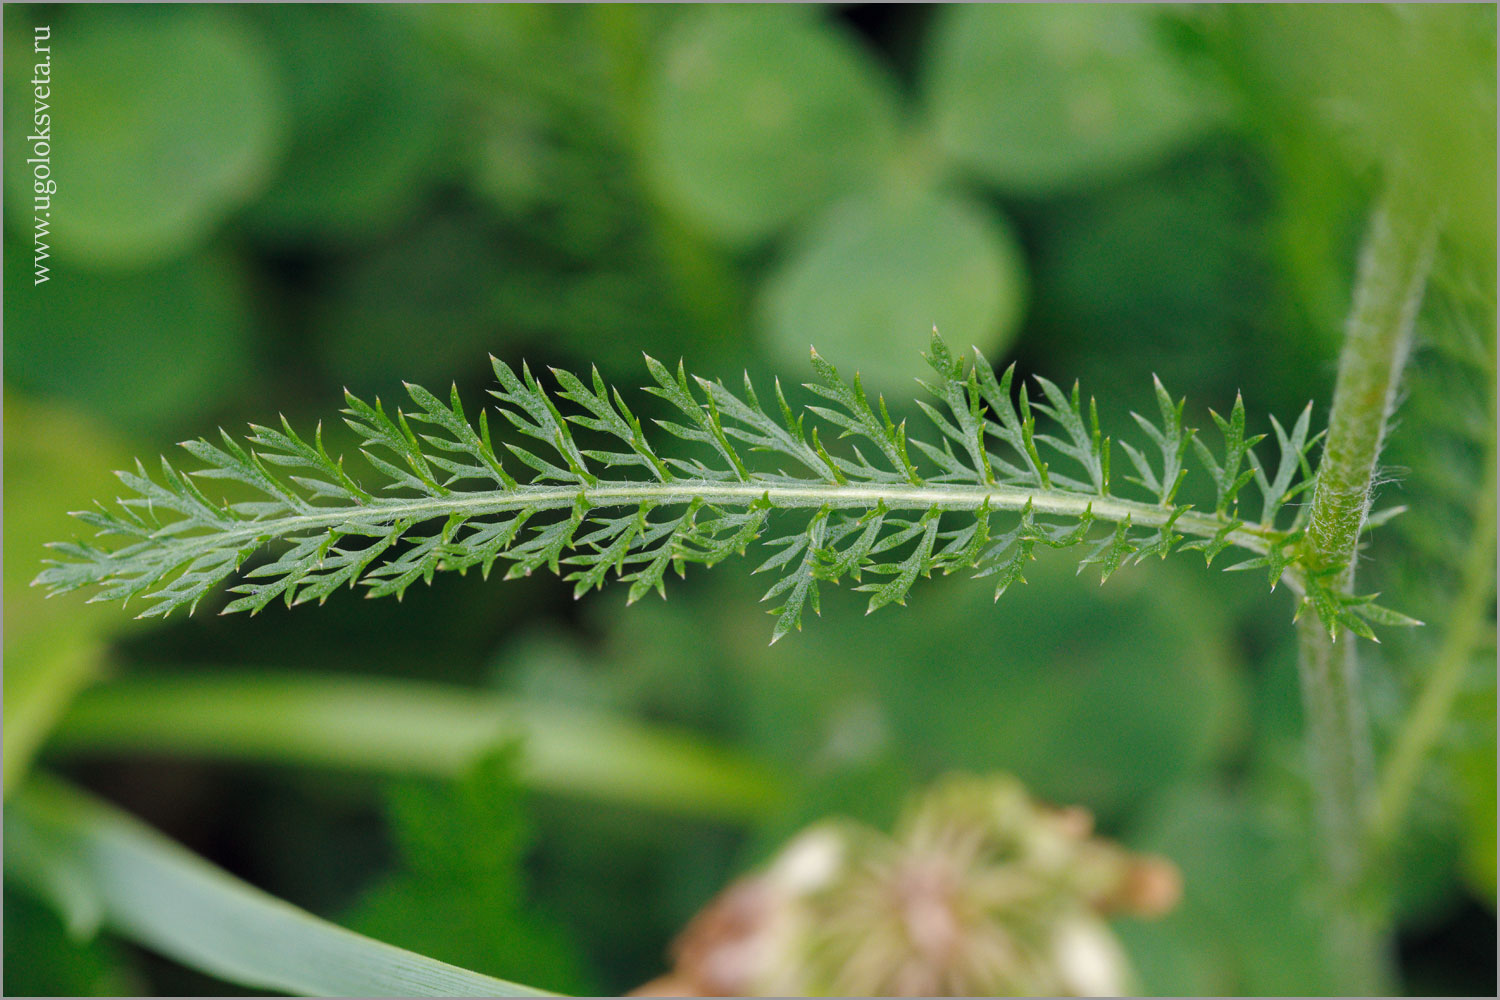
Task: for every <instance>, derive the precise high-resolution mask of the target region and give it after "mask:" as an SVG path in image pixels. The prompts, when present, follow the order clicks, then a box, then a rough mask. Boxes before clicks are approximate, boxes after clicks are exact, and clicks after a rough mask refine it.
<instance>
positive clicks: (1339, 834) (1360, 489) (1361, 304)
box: [1298, 184, 1436, 995]
mask: <svg viewBox="0 0 1500 1000" xmlns="http://www.w3.org/2000/svg"><path fill="white" fill-rule="evenodd" d="M1365 239H1366V241H1365V246H1364V251H1363V253H1362V256H1361V259H1360V264H1359V274H1358V278H1357V281H1356V284H1355V290H1354V302H1353V306H1352V309H1351V311H1350V314H1349V320H1348V323H1347V326H1346V329H1345V335H1344V346H1343V349H1342V351H1341V352H1340V355H1339V370H1338V380H1337V382H1336V384H1335V386H1334V394H1333V410H1332V412H1331V414H1330V415H1329V422H1328V438H1327V441H1326V443H1325V445H1324V450H1323V458H1322V461H1321V462H1320V464H1319V466H1318V473H1317V480H1316V482H1315V484H1314V486H1313V499H1312V509H1311V512H1310V517H1309V520H1308V530H1307V538H1306V558H1307V563H1308V571H1309V572H1312V573H1322V574H1326V576H1327V578H1328V582H1329V583H1330V584H1331V585H1332V586H1334V587H1335V588H1336V589H1338V590H1342V591H1345V592H1351V588H1352V587H1353V583H1354V567H1355V557H1356V554H1357V549H1358V544H1359V537H1360V533H1361V532H1362V531H1363V529H1364V526H1365V519H1366V517H1367V516H1368V514H1369V508H1370V494H1371V488H1372V486H1373V484H1374V479H1375V469H1376V461H1377V459H1378V458H1379V455H1380V449H1381V446H1382V444H1383V443H1384V438H1385V433H1386V427H1387V424H1388V422H1389V419H1390V416H1391V412H1392V410H1393V409H1394V408H1395V402H1396V389H1397V385H1398V383H1399V380H1400V377H1401V369H1402V367H1403V366H1404V365H1405V363H1406V359H1407V356H1408V354H1409V353H1410V350H1411V331H1412V324H1413V321H1414V320H1415V318H1416V313H1417V309H1418V307H1419V305H1420V304H1421V300H1422V291H1423V288H1424V286H1425V284H1426V281H1427V273H1428V271H1429V269H1430V268H1431V264H1432V255H1433V249H1434V244H1435V241H1436V227H1435V222H1434V215H1433V213H1432V212H1431V210H1430V208H1429V206H1427V205H1426V204H1425V203H1424V202H1423V201H1422V200H1421V199H1420V198H1419V197H1417V196H1416V194H1415V192H1414V191H1413V190H1412V189H1411V188H1409V187H1405V186H1402V185H1399V184H1393V185H1392V186H1391V187H1390V188H1388V189H1387V191H1386V193H1385V195H1384V196H1383V197H1382V199H1381V201H1380V203H1379V204H1378V205H1377V206H1376V208H1375V212H1374V215H1373V217H1372V219H1371V223H1370V230H1369V232H1368V234H1367V235H1366V238H1365ZM1298 628H1299V654H1300V655H1299V669H1300V674H1301V684H1302V701H1303V711H1304V714H1305V716H1306V722H1305V725H1306V734H1307V735H1306V740H1307V750H1308V757H1309V761H1308V763H1309V767H1310V769H1311V777H1312V785H1313V794H1314V798H1315V800H1316V810H1317V819H1318V826H1319V833H1320V839H1321V846H1322V851H1321V854H1322V861H1323V865H1324V868H1325V875H1326V878H1327V888H1328V899H1327V903H1328V906H1329V913H1328V933H1329V939H1328V944H1329V951H1330V959H1331V961H1332V963H1333V968H1334V970H1335V971H1336V974H1337V975H1338V976H1339V977H1340V981H1339V982H1338V987H1339V989H1340V990H1341V991H1344V992H1348V993H1351V994H1354V995H1380V994H1382V993H1386V992H1389V987H1390V983H1391V980H1392V978H1393V977H1392V969H1391V955H1390V943H1389V940H1388V937H1389V934H1388V928H1387V918H1386V916H1385V914H1384V912H1383V908H1382V907H1380V906H1379V905H1378V904H1377V905H1372V903H1371V901H1370V900H1368V899H1366V898H1364V897H1363V896H1362V894H1361V892H1360V887H1361V884H1362V882H1363V880H1364V875H1365V866H1366V863H1367V854H1366V846H1367V840H1366V830H1367V824H1368V822H1369V819H1370V813H1371V806H1372V798H1373V772H1372V761H1371V750H1370V734H1369V727H1368V724H1367V722H1366V719H1365V714H1364V703H1363V700H1362V697H1361V693H1360V672H1359V659H1358V656H1359V651H1358V648H1357V645H1356V642H1355V639H1354V637H1353V636H1352V635H1349V634H1348V633H1345V635H1344V637H1343V638H1344V641H1343V642H1342V643H1336V642H1335V640H1334V638H1333V636H1332V634H1331V633H1330V632H1329V631H1328V630H1327V629H1326V628H1325V626H1324V625H1323V624H1322V623H1321V622H1319V621H1317V620H1316V619H1315V618H1313V617H1312V616H1308V617H1307V618H1304V619H1303V620H1302V621H1301V623H1300V624H1299V626H1298Z"/></svg>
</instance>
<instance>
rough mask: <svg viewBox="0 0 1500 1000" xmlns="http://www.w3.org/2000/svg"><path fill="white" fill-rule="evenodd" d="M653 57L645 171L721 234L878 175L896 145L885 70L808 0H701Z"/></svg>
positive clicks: (740, 232)
mask: <svg viewBox="0 0 1500 1000" xmlns="http://www.w3.org/2000/svg"><path fill="white" fill-rule="evenodd" d="M768 37H774V38H775V43H774V44H767V39H768ZM659 60H660V62H659V71H658V72H659V76H658V77H657V79H656V80H655V81H654V85H653V92H652V95H651V103H650V105H649V108H648V112H647V114H648V118H647V121H648V126H647V127H648V133H647V135H648V138H647V152H648V157H649V159H648V162H649V164H650V166H651V169H652V176H653V179H654V180H655V182H656V185H657V189H658V191H659V192H660V194H661V196H662V197H663V198H665V199H667V200H668V201H669V203H671V204H673V205H674V206H676V207H677V208H679V210H681V211H682V212H684V213H685V214H687V215H688V216H689V217H690V218H692V219H693V220H694V221H696V222H698V223H699V224H700V225H702V226H703V227H704V228H705V229H707V230H708V231H709V232H711V233H713V234H714V235H716V236H720V237H722V238H724V239H727V240H731V241H736V242H750V241H752V240H755V239H758V238H761V237H764V236H767V235H770V234H771V233H772V232H774V231H775V230H776V229H778V228H780V227H782V226H784V225H785V224H786V223H788V222H790V221H791V220H792V219H794V218H796V217H797V216H799V215H800V214H801V213H803V212H805V211H807V210H809V209H812V208H815V207H817V206H818V205H819V204H820V203H822V202H823V201H825V200H827V199H828V198H830V197H831V196H833V195H834V194H836V193H838V192H840V191H844V190H847V189H848V188H849V187H850V186H856V187H857V186H858V185H859V184H860V182H861V181H862V180H864V179H868V178H870V177H873V176H875V175H876V173H877V171H878V170H879V168H880V167H881V165H882V159H883V158H884V157H887V156H889V155H890V154H891V151H892V148H893V146H894V142H895V118H896V107H895V94H894V93H892V91H891V87H890V84H889V81H888V80H887V79H886V78H885V77H884V76H883V74H882V73H881V71H880V69H879V67H878V66H877V65H876V64H875V63H874V62H873V60H871V59H870V58H869V56H868V54H867V53H865V52H863V51H861V50H860V49H859V47H858V45H857V44H856V43H855V42H853V41H852V40H851V39H849V38H848V37H846V36H845V35H843V34H842V33H841V32H840V31H839V30H838V29H837V28H835V27H834V26H833V25H831V24H829V23H828V22H827V21H825V20H824V19H823V18H822V16H821V15H819V14H815V13H813V12H812V11H810V10H804V9H799V8H795V7H767V8H761V9H758V10H756V11H755V12H753V13H749V12H746V11H743V10H739V9H735V8H727V9H726V8H713V7H708V8H704V9H702V10H701V11H698V12H695V13H693V14H690V15H689V16H687V17H685V18H684V19H683V21H682V23H681V24H679V25H678V26H677V27H676V28H675V29H674V30H673V31H672V32H671V33H669V34H668V36H667V38H666V40H665V41H664V45H663V51H662V53H661V55H660V56H659Z"/></svg>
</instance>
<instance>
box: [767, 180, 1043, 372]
mask: <svg viewBox="0 0 1500 1000" xmlns="http://www.w3.org/2000/svg"><path fill="white" fill-rule="evenodd" d="M1025 289H1026V276H1025V264H1024V260H1023V258H1022V255H1021V250H1020V248H1019V247H1018V246H1017V244H1016V239H1015V237H1014V235H1013V234H1012V233H1011V231H1010V228H1009V226H1008V225H1007V224H1006V223H1005V221H1004V220H1002V219H998V218H996V217H995V215H994V213H993V212H991V211H988V210H987V209H986V208H985V207H984V206H982V205H978V204H975V203H973V202H971V201H969V200H967V199H964V198H960V197H955V196H953V195H951V194H947V193H943V192H934V191H924V190H899V189H898V190H892V189H891V188H888V187H883V188H881V189H880V190H878V191H876V192H872V193H871V194H868V195H853V196H851V197H849V198H848V199H846V200H844V201H841V202H838V203H837V204H835V205H833V206H831V207H830V208H829V209H828V210H827V211H826V212H825V213H823V214H821V215H819V216H817V217H815V218H814V219H813V220H812V222H811V224H810V226H809V227H808V229H807V230H806V231H805V232H803V233H800V234H798V236H797V237H796V238H795V239H794V240H793V242H792V245H791V246H790V247H788V249H787V252H786V257H785V259H784V260H783V261H782V263H781V266H780V267H779V268H778V269H777V270H776V271H775V272H773V273H772V274H771V275H770V276H769V277H768V278H767V279H766V286H765V291H764V296H765V298H764V300H763V305H762V310H763V313H764V317H765V318H764V325H765V329H766V339H767V347H768V350H769V352H770V353H771V354H772V356H773V357H774V358H775V359H776V360H778V361H779V362H780V363H781V367H782V370H784V371H799V370H802V369H803V367H804V366H805V365H806V362H807V354H808V348H809V347H811V346H816V347H817V348H818V351H819V353H821V354H822V355H823V356H824V357H826V358H830V359H835V363H836V364H837V365H839V367H840V368H841V369H844V370H846V371H848V372H849V374H851V375H852V374H853V373H854V372H856V371H857V372H859V373H860V374H861V375H862V376H863V377H864V379H865V380H866V381H865V384H866V385H867V386H868V387H870V388H872V389H875V388H879V389H886V390H890V391H892V392H893V394H900V395H906V394H907V393H906V392H905V391H904V390H906V389H907V387H909V386H911V384H912V383H911V381H910V380H911V378H912V375H913V368H912V365H911V361H910V359H911V358H913V357H916V356H918V355H919V354H920V352H921V350H922V349H923V347H924V345H925V342H926V339H927V338H928V336H929V335H930V331H931V328H932V327H933V326H936V327H937V328H938V329H939V330H940V331H942V334H943V336H944V338H946V339H947V340H948V342H949V343H951V344H953V345H954V346H955V349H957V350H964V349H965V348H967V347H968V346H974V347H978V348H980V349H982V350H983V351H984V352H985V354H986V356H989V357H994V356H996V355H999V354H1003V353H1004V352H1005V349H1006V348H1007V347H1008V346H1009V344H1010V341H1011V339H1012V338H1013V337H1014V335H1015V331H1016V328H1017V327H1018V326H1019V325H1020V320H1021V311H1022V307H1023V303H1024V301H1025V295H1026V291H1025ZM923 324H927V325H926V326H924V325H923ZM918 331H926V332H920V333H919V332H918Z"/></svg>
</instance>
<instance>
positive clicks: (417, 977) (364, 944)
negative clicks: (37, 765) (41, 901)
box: [5, 776, 548, 996]
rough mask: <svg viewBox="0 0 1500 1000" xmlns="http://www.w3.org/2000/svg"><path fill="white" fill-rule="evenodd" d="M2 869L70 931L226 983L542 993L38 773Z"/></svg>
mask: <svg viewBox="0 0 1500 1000" xmlns="http://www.w3.org/2000/svg"><path fill="white" fill-rule="evenodd" d="M5 844H6V851H5V865H6V872H7V874H8V875H9V876H11V877H13V878H15V879H16V880H17V881H19V882H22V883H25V884H27V885H29V886H30V887H32V888H33V890H35V891H37V892H38V893H40V894H41V895H43V896H45V897H47V898H49V899H50V900H51V901H52V902H53V903H54V904H55V905H57V906H58V907H59V909H61V910H62V911H63V913H64V916H65V918H66V919H67V921H68V923H69V925H70V926H71V927H72V928H73V930H74V931H75V932H79V933H86V932H88V931H90V930H92V929H94V928H96V927H97V926H99V925H101V924H102V925H104V926H108V927H110V928H112V929H113V930H115V931H117V932H119V933H120V934H122V935H124V936H125V937H127V938H129V939H130V940H132V941H135V942H137V943H139V944H142V945H145V946H146V947H148V948H151V949H152V950H154V951H159V952H161V953H162V954H164V955H167V956H169V957H171V958H173V959H175V960H177V961H179V962H182V963H183V964H185V965H188V966H191V967H192V968H195V969H198V970H200V971H202V972H206V973H208V974H209V975H212V976H216V977H218V978H220V979H224V980H227V981H229V982H233V983H238V984H240V985H242V986H249V987H253V988H256V989H264V990H269V991H271V992H274V993H294V994H301V995H305V996H546V995H548V994H545V993H543V992H541V991H538V990H533V989H531V988H530V987H526V986H520V985H517V984H516V983H510V982H506V981H505V980H503V979H494V978H491V977H490V976H483V975H480V974H479V973H477V972H470V971H468V970H467V969H460V968H458V967H457V966H454V965H448V964H447V963H446V962H439V961H436V960H434V959H430V958H424V957H423V956H421V955H418V954H415V953H414V952H410V951H406V950H405V949H402V948H397V947H395V946H393V945H388V944H384V943H383V942H380V941H376V940H373V939H371V938H367V937H365V936H363V935H361V934H356V933H354V932H353V931H349V930H345V929H344V928H342V927H339V926H337V925H335V924H331V923H329V922H327V921H326V920H321V919H319V918H317V917H315V916H313V915H312V914H310V913H307V912H305V911H303V910H300V909H298V908H297V907H295V906H292V905H291V904H290V903H287V902H284V901H283V900H280V899H277V898H276V897H275V896H272V895H270V894H268V893H265V892H262V891H261V890H259V889H257V888H255V887H254V886H251V885H249V884H247V883H245V882H242V881H240V880H239V879H237V878H235V877H234V876H232V875H230V874H228V873H227V872H224V871H222V870H220V869H218V868H216V867H214V866H213V865H211V864H209V863H208V862H207V861H204V860H203V859H202V858H200V857H198V856H197V855H195V854H193V853H191V852H190V851H187V850H185V849H184V848H183V847H181V846H180V845H178V844H176V843H174V842H172V841H171V840H168V839H167V838H166V837H163V836H162V835H161V834H159V833H157V832H156V831H155V830H152V829H151V828H150V827H147V826H146V825H144V824H142V823H140V822H139V821H137V820H136V819H134V818H133V817H131V816H129V815H127V814H125V813H123V812H121V811H119V810H118V809H115V808H114V807H113V806H110V805H108V804H106V803H104V802H101V801H100V800H98V799H95V798H94V797H92V796H90V795H87V794H85V793H83V792H81V791H78V790H76V789H74V788H72V787H70V786H68V785H66V784H64V783H62V782H60V781H57V780H56V779H49V778H46V777H41V776H37V777H34V778H33V779H32V780H31V781H29V782H28V783H27V784H26V785H25V787H23V788H22V789H20V790H19V791H18V792H17V793H16V795H15V796H14V797H13V798H12V801H11V802H10V803H9V804H8V805H7V806H6V808H5Z"/></svg>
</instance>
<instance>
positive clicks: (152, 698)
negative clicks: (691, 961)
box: [48, 671, 783, 820]
mask: <svg viewBox="0 0 1500 1000" xmlns="http://www.w3.org/2000/svg"><path fill="white" fill-rule="evenodd" d="M511 739H519V740H520V741H521V748H522V754H521V759H520V768H521V772H520V776H521V779H522V780H523V781H525V782H526V783H527V784H528V785H530V786H531V787H533V788H537V789H540V790H543V791H547V792H556V793H560V794H565V795H574V796H581V797H586V798H593V799H599V800H604V801H610V802H617V803H621V804H625V805H632V806H642V807H646V808H651V809H660V810H664V811H668V812H675V813H683V814H688V815H693V816H701V817H707V818H713V819H722V820H744V819H750V818H754V817H756V816H759V815H763V814H764V813H765V811H766V810H767V809H768V808H770V807H771V806H773V805H774V804H775V803H776V802H777V801H778V800H779V799H780V798H781V796H782V791H783V789H782V784H781V782H780V781H779V780H778V779H777V777H776V776H775V775H774V774H773V773H771V772H770V771H769V770H767V769H766V768H765V767H764V766H762V765H759V764H757V763H755V762H753V761H750V760H748V759H745V758H743V757H738V756H735V755H733V754H730V753H728V752H726V751H722V750H718V749H716V748H713V747H711V746H708V745H706V744H704V743H703V742H701V741H699V740H697V739H694V738H692V737H691V736H689V735H687V734H684V733H679V732H674V731H671V730H667V729H663V728H660V727H655V726H646V725H644V724H641V723H638V722H634V721H631V720H629V719H625V718H622V717H620V716H618V715H609V714H605V713H601V712H594V711H584V710H580V709H572V708H566V707H563V706H554V705H542V704H538V703H536V702H528V701H524V700H519V699H509V698H504V697H498V696H495V695H491V694H487V693H485V692H482V691H474V690H470V689H462V688H456V687H449V686H443V685H438V684H431V683H426V682H418V681H402V680H389V679H375V678H369V677H329V676H323V677H319V676H310V675H306V674H276V673H268V672H260V671H257V672H255V673H253V674H250V673H235V674H220V673H212V674H210V673H199V674H194V675H191V676H177V677H149V678H134V679H120V680H113V681H107V682H104V683H102V684H99V685H97V686H95V687H93V688H91V689H89V690H88V691H86V692H84V694H83V695H82V696H81V697H80V698H79V700H78V701H77V702H76V703H75V704H74V705H73V707H72V708H71V709H70V710H69V712H68V714H67V715H66V716H64V718H63V720H62V721H61V723H60V724H59V725H58V727H57V728H56V729H55V730H54V731H53V733H52V738H51V741H50V742H49V743H48V750H49V751H56V752H66V753H83V752H87V753H99V752H106V753H118V752H131V753H161V754H183V755H193V756H200V757H211V758H221V759H232V760H249V761H257V762H267V763H278V764H293V765H299V766H305V765H316V766H322V767H331V768H337V769H344V770H359V771H373V772H379V773H397V774H402V773H404V774H428V775H433V776H438V777H449V776H452V775H455V774H457V773H458V772H459V771H460V770H461V769H462V768H463V767H464V766H465V765H466V764H468V763H469V762H470V761H472V760H473V759H474V758H475V757H477V756H478V755H479V754H481V753H483V752H484V751H485V750H488V749H490V748H492V747H494V746H495V745H496V744H497V743H500V742H504V741H506V740H511Z"/></svg>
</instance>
